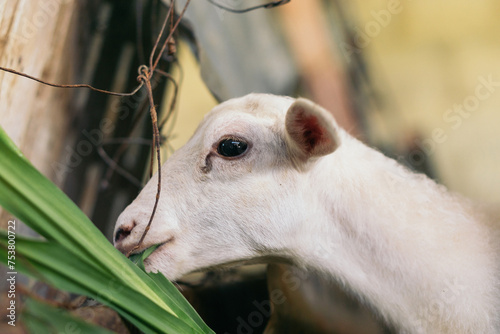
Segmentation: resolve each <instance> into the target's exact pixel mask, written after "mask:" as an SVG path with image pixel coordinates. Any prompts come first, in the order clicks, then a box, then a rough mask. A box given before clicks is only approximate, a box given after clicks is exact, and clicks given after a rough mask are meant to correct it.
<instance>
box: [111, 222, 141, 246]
mask: <svg viewBox="0 0 500 334" xmlns="http://www.w3.org/2000/svg"><path fill="white" fill-rule="evenodd" d="M135 225H136V222H135V221H134V222H133V223H132V224H131V225H126V226H122V227H120V228H118V230H117V231H116V234H115V242H118V241H121V240H123V239H125V238H126V237H128V236H129V235H130V232H131V231H132V230H133V229H134V227H135Z"/></svg>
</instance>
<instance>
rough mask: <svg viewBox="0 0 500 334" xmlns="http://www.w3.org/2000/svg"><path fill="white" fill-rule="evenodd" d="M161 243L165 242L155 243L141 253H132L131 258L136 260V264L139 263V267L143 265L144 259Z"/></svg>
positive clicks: (133, 260)
mask: <svg viewBox="0 0 500 334" xmlns="http://www.w3.org/2000/svg"><path fill="white" fill-rule="evenodd" d="M161 245H163V243H160V244H156V245H153V246H151V247H149V248H146V249H145V250H143V251H141V252H139V253H134V254H132V255H130V257H129V259H130V260H131V261H132V262H134V263H135V264H136V265H138V266H139V267H142V266H143V262H144V260H145V259H146V258H147V257H148V256H150V255H151V254H152V253H153V252H154V251H155V250H156V249H157V248H158V247H160V246H161Z"/></svg>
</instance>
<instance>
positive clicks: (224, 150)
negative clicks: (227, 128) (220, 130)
mask: <svg viewBox="0 0 500 334" xmlns="http://www.w3.org/2000/svg"><path fill="white" fill-rule="evenodd" d="M247 148H248V144H247V143H245V142H244V141H242V140H240V139H230V138H228V139H223V140H221V141H220V142H219V146H217V153H219V154H220V155H222V156H224V157H237V156H239V155H241V154H243V153H245V151H246V150H247Z"/></svg>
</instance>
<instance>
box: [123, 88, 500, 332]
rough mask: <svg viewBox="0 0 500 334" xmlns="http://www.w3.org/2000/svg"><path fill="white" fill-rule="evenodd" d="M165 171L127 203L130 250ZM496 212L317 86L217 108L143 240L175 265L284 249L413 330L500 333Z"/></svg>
mask: <svg viewBox="0 0 500 334" xmlns="http://www.w3.org/2000/svg"><path fill="white" fill-rule="evenodd" d="M156 183H157V178H156V177H153V178H152V179H151V180H150V181H149V183H148V184H147V185H146V187H145V188H144V190H143V191H142V192H141V193H140V194H139V196H138V197H137V199H136V200H135V201H134V202H133V203H132V204H131V205H130V206H129V207H127V208H126V210H125V211H124V212H123V213H122V214H121V216H120V217H119V219H118V222H117V224H116V228H115V245H116V247H117V248H118V249H120V250H121V251H122V252H127V251H128V250H130V249H131V248H132V247H133V246H134V245H135V244H136V243H137V242H138V240H139V238H140V237H141V235H142V233H143V231H144V228H145V225H146V224H147V222H148V219H149V216H150V214H151V210H152V206H153V203H154V198H155V193H156ZM496 240H498V238H497V235H496V228H495V227H494V225H493V222H491V221H487V219H486V218H484V217H482V216H480V215H478V214H477V213H476V212H474V210H473V208H472V206H471V205H470V204H469V203H468V202H467V201H465V200H463V199H461V198H459V197H458V196H455V195H452V194H450V193H448V192H447V191H446V190H445V189H444V187H442V186H439V185H437V184H436V183H435V182H433V181H432V180H430V179H428V178H427V177H425V176H424V175H419V174H414V173H412V172H410V171H409V170H407V169H406V168H405V167H403V166H401V165H399V164H398V163H396V162H395V161H394V160H391V159H389V158H387V157H385V156H384V155H382V154H381V153H379V152H378V151H376V150H373V149H371V148H369V147H367V146H365V145H364V144H362V143H361V142H359V141H358V140H356V139H354V138H353V137H351V136H350V135H349V134H347V133H346V132H345V131H343V130H342V129H340V128H339V127H338V126H337V125H336V123H335V121H334V119H333V117H332V116H331V115H330V114H329V113H328V112H327V111H326V110H324V109H322V108H321V107H319V106H317V105H315V104H313V103H312V102H310V101H308V100H305V99H297V100H295V99H292V98H288V97H279V96H272V95H263V94H251V95H248V96H245V97H242V98H238V99H233V100H229V101H227V102H225V103H222V104H221V105H219V106H217V107H216V108H214V110H213V111H211V112H210V113H209V114H207V115H206V117H205V119H204V121H203V122H202V123H201V125H200V126H199V127H198V129H197V131H196V133H195V134H194V135H193V137H192V138H191V139H190V140H189V142H188V143H187V144H186V145H185V146H184V147H182V148H181V149H179V150H178V151H177V152H176V153H175V154H174V155H172V157H171V158H170V159H168V161H167V162H166V163H165V164H164V166H163V168H162V194H161V199H160V203H159V208H158V211H157V213H156V216H155V219H154V221H153V224H152V228H151V230H150V232H149V234H148V235H147V237H146V239H145V242H144V244H143V247H141V249H144V248H146V247H149V246H151V245H153V244H162V246H161V247H159V248H158V249H157V250H156V251H155V252H154V253H153V254H152V255H151V256H150V257H149V258H148V259H147V263H146V265H147V269H148V270H153V271H161V272H162V273H163V274H165V276H166V277H168V278H170V279H176V278H179V277H180V276H182V275H184V274H187V273H189V272H193V271H198V270H204V269H207V268H212V267H218V266H221V265H227V264H232V263H238V262H243V261H249V260H253V261H269V260H284V261H287V262H290V261H291V262H292V263H294V264H296V265H297V266H300V267H305V268H309V269H312V270H317V271H319V272H322V273H324V274H326V275H328V276H329V277H331V278H332V279H335V280H337V281H339V282H340V283H341V284H343V285H345V286H346V287H347V289H349V290H350V291H352V292H353V293H354V294H355V295H356V296H358V297H359V298H360V299H361V300H363V301H365V302H366V303H368V304H369V305H371V306H372V307H373V308H374V309H375V310H376V311H377V312H378V313H379V314H380V315H381V316H382V317H383V318H384V319H385V320H386V321H388V322H389V323H391V324H393V325H394V326H395V327H396V328H398V330H399V332H402V333H454V334H455V333H474V334H477V333H500V325H499V322H500V321H499V319H500V315H499V314H498V311H499V309H500V307H499V304H500V292H499V286H498V285H499V281H500V268H499V266H500V261H499V257H498V254H499V247H498V243H497V242H496Z"/></svg>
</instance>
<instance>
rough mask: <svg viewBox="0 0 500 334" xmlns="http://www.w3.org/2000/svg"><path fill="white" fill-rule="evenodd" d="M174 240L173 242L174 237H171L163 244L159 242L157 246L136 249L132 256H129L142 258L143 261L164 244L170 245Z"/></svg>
mask: <svg viewBox="0 0 500 334" xmlns="http://www.w3.org/2000/svg"><path fill="white" fill-rule="evenodd" d="M174 240H175V237H173V236H172V237H170V238H168V239H167V240H165V241H163V242H160V243H157V244H151V245H147V246H142V247H141V248H139V249H137V250H136V251H134V252H133V253H132V254H130V256H132V255H134V256H140V257H142V256H144V257H143V259H144V260H145V259H147V258H148V257H150V256H151V255H152V254H153V253H155V252H156V251H157V250H158V249H160V248H162V247H163V246H165V245H166V244H169V243H172V242H173V241H174Z"/></svg>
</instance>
